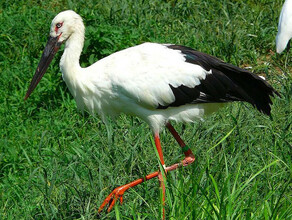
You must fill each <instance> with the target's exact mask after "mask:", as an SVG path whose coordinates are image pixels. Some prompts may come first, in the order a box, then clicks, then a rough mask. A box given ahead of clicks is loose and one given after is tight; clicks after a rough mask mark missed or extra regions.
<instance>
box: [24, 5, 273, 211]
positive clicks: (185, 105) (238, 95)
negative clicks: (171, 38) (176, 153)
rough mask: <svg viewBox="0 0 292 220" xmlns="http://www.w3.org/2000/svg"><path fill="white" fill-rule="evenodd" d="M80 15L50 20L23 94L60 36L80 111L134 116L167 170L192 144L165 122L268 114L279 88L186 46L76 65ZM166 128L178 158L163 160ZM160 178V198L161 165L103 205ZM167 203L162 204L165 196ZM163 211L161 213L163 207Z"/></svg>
mask: <svg viewBox="0 0 292 220" xmlns="http://www.w3.org/2000/svg"><path fill="white" fill-rule="evenodd" d="M84 31H85V28H84V25H83V22H82V18H81V17H80V16H79V15H78V14H77V13H75V12H74V11H70V10H69V11H63V12H61V13H59V14H58V15H57V16H56V17H55V18H54V19H53V21H52V24H51V29H50V37H49V40H48V43H47V45H46V47H45V49H44V52H43V55H42V57H41V60H40V62H39V65H38V67H37V70H36V72H35V75H34V76H33V79H32V81H31V84H30V86H29V89H28V91H27V93H26V95H25V99H27V98H28V97H29V96H30V94H31V93H32V91H33V90H34V88H35V87H36V86H37V84H38V83H39V81H40V80H41V78H42V77H43V75H44V74H45V72H46V70H47V68H48V66H49V64H50V62H51V61H52V59H53V56H54V55H55V54H56V52H57V51H58V49H59V48H60V46H61V44H62V43H63V42H66V43H65V50H64V53H63V55H62V58H61V61H60V67H61V71H62V74H63V79H64V81H65V82H66V84H67V86H68V88H69V90H70V92H71V94H72V95H73V97H74V99H75V100H76V103H77V106H78V108H79V109H81V110H83V109H86V110H87V111H89V112H90V113H92V114H95V113H98V114H99V115H100V116H101V118H102V119H103V120H104V121H105V122H106V117H107V116H116V115H119V114H120V113H125V114H128V115H133V116H137V117H139V118H141V119H143V120H144V121H145V122H147V123H148V124H149V126H150V128H151V130H152V132H153V135H154V140H155V145H156V148H157V151H158V154H159V158H160V162H161V164H162V165H163V167H164V169H165V171H170V170H174V169H176V168H177V167H179V166H186V165H188V164H190V163H192V162H193V161H194V160H195V157H194V155H193V153H192V151H191V149H190V148H189V147H188V146H187V145H186V144H185V143H184V142H183V140H182V139H181V138H180V136H179V135H178V134H177V132H176V131H175V130H174V128H173V127H172V125H171V124H170V121H178V122H193V121H194V120H195V119H198V118H199V119H200V118H201V117H203V115H205V114H210V113H212V112H214V111H216V110H217V109H218V108H219V107H221V106H222V105H224V103H227V102H232V101H245V102H249V103H251V104H252V105H253V106H254V107H256V108H257V109H258V110H259V111H261V112H263V113H265V114H267V115H269V114H270V111H271V107H270V105H271V104H272V101H271V98H270V96H275V94H276V95H278V93H277V92H276V91H275V90H274V89H273V88H272V87H271V86H270V85H269V84H268V83H267V82H266V81H265V80H264V79H262V78H260V77H259V76H257V75H255V74H253V73H251V72H249V71H247V70H244V69H241V68H238V67H236V66H233V65H231V64H227V63H224V62H223V61H221V60H219V59H217V58H215V57H213V56H210V55H207V54H204V53H201V52H198V51H195V50H193V49H191V48H188V47H185V46H178V45H172V44H158V43H144V44H141V45H138V46H134V47H131V48H128V49H125V50H122V51H119V52H116V53H114V54H112V55H110V56H108V57H105V58H103V59H101V60H99V61H98V62H96V63H94V64H93V65H91V66H89V67H87V68H81V67H80V64H79V58H80V54H81V51H82V48H83V43H84ZM164 126H166V127H167V128H168V129H169V131H170V132H171V134H172V135H173V136H174V138H175V139H176V140H177V142H178V144H179V145H180V147H181V148H182V151H183V152H184V154H185V158H184V160H183V162H181V163H177V164H174V165H171V166H166V165H165V163H164V159H163V154H162V149H161V145H160V140H159V132H160V131H161V129H162V128H163V127H164ZM157 176H158V177H159V180H160V183H161V187H162V189H163V190H162V191H163V201H164V197H165V187H164V182H163V178H162V175H161V173H160V172H159V171H157V172H154V173H152V174H149V175H147V176H146V177H143V178H140V179H138V180H135V181H133V182H131V183H129V184H126V185H124V186H120V187H118V188H116V189H115V190H114V191H113V192H112V193H111V194H110V195H109V196H108V197H107V198H106V199H105V200H104V202H103V203H102V205H101V206H100V208H99V211H101V210H102V209H103V208H104V207H105V205H107V204H109V208H108V211H110V210H111V209H112V207H113V205H114V204H115V202H116V200H118V199H120V201H121V202H122V200H123V194H124V192H125V191H126V190H127V189H129V188H130V187H133V186H136V185H137V184H140V183H142V182H144V181H146V180H149V179H151V178H153V177H157ZM163 204H164V202H163ZM163 216H164V211H163Z"/></svg>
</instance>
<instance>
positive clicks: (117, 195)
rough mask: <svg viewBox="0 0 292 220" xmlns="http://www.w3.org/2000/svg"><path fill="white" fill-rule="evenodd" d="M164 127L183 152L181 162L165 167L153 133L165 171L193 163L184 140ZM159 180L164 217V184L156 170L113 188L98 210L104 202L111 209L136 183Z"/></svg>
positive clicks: (103, 205) (170, 128) (172, 130)
mask: <svg viewBox="0 0 292 220" xmlns="http://www.w3.org/2000/svg"><path fill="white" fill-rule="evenodd" d="M166 127H167V128H168V130H169V131H170V133H171V134H172V135H173V137H174V138H175V139H176V141H177V142H178V144H179V145H180V147H181V148H182V151H183V153H184V154H185V158H184V159H183V161H182V162H180V163H176V164H173V165H171V166H168V167H165V163H164V159H163V154H162V149H161V144H160V140H159V135H158V134H155V135H154V140H155V145H156V148H157V151H158V155H159V159H160V162H161V164H162V166H163V167H164V168H165V171H166V172H168V171H172V170H175V169H177V168H178V167H181V166H187V165H189V164H191V163H193V162H194V161H195V156H194V155H193V153H192V151H191V149H189V148H188V146H187V145H186V144H185V143H184V141H183V140H182V139H181V137H180V136H179V134H178V133H177V132H176V130H175V129H174V127H173V126H172V125H171V124H170V123H167V124H166ZM157 176H158V178H159V180H160V184H161V188H162V193H163V219H164V218H165V210H164V204H165V185H164V181H163V178H162V176H161V173H160V172H159V171H156V172H154V173H151V174H149V175H147V176H145V177H142V178H140V179H137V180H135V181H133V182H131V183H128V184H126V185H123V186H120V187H117V188H116V189H114V190H113V191H112V193H111V194H109V196H108V197H106V199H105V200H104V202H103V203H102V204H101V206H100V207H99V209H98V212H101V211H102V210H103V208H104V207H105V205H106V204H109V208H108V212H110V211H111V209H112V208H113V206H114V204H115V202H116V201H117V200H118V199H120V202H121V203H122V202H123V195H124V193H125V191H126V190H128V189H129V188H131V187H134V186H137V185H138V184H141V183H143V182H145V181H148V180H150V179H152V178H154V177H157Z"/></svg>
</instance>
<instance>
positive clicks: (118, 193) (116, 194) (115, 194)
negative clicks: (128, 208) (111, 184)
mask: <svg viewBox="0 0 292 220" xmlns="http://www.w3.org/2000/svg"><path fill="white" fill-rule="evenodd" d="M129 188H130V187H129V186H128V184H127V185H123V186H119V187H117V188H115V189H114V190H113V191H112V192H111V193H110V194H109V195H108V196H107V197H106V198H105V200H104V201H103V203H102V204H101V206H100V207H99V209H98V212H101V211H102V210H103V208H104V207H105V206H106V205H107V204H109V207H108V209H107V211H108V212H110V211H111V210H112V208H113V207H114V205H115V203H116V201H117V200H118V199H119V200H120V203H121V204H122V203H123V195H124V193H125V191H126V190H127V189H129Z"/></svg>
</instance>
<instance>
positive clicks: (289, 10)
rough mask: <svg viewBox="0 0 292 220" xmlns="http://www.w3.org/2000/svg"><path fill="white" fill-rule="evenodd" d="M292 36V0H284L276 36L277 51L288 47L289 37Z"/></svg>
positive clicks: (280, 51) (279, 51)
mask: <svg viewBox="0 0 292 220" xmlns="http://www.w3.org/2000/svg"><path fill="white" fill-rule="evenodd" d="M291 38H292V0H286V1H285V3H284V5H283V8H282V10H281V14H280V18H279V24H278V34H277V37H276V50H277V53H282V52H283V50H285V48H286V47H287V51H289V49H290V39H291Z"/></svg>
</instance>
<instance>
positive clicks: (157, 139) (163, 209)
mask: <svg viewBox="0 0 292 220" xmlns="http://www.w3.org/2000/svg"><path fill="white" fill-rule="evenodd" d="M154 140H155V146H156V149H157V152H158V155H159V159H160V162H161V165H162V166H163V169H166V166H165V163H164V159H163V154H162V148H161V144H160V139H159V134H158V133H156V134H154ZM164 174H165V173H161V172H159V174H158V179H159V183H160V188H161V191H162V219H163V220H164V219H165V183H164V180H165V175H164Z"/></svg>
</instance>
